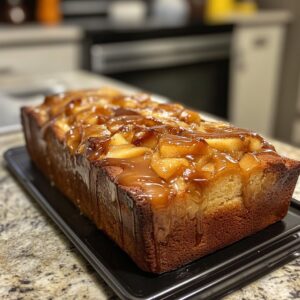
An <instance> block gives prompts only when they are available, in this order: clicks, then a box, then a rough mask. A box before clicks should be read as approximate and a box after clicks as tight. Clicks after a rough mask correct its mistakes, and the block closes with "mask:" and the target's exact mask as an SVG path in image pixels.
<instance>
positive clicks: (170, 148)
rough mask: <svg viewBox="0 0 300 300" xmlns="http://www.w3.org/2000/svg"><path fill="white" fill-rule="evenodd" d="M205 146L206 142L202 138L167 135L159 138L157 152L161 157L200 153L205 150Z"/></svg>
mask: <svg viewBox="0 0 300 300" xmlns="http://www.w3.org/2000/svg"><path fill="white" fill-rule="evenodd" d="M206 146H207V145H206V143H205V142H204V141H202V140H196V139H191V138H187V137H183V136H172V135H167V136H165V137H163V138H161V140H160V142H159V152H160V156H161V157H163V158H173V157H174V158H175V157H183V156H186V155H200V154H202V153H204V152H205V150H206V148H207V147H206Z"/></svg>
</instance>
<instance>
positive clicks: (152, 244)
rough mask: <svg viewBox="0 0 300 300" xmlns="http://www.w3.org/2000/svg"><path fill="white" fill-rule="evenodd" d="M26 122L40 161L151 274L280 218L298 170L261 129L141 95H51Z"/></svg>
mask: <svg viewBox="0 0 300 300" xmlns="http://www.w3.org/2000/svg"><path fill="white" fill-rule="evenodd" d="M22 123H23V128H24V133H25V138H26V144H27V149H28V152H29V154H30V156H31V158H32V160H33V161H34V163H35V164H36V166H37V167H38V168H39V169H40V170H41V171H42V172H43V173H44V174H45V175H46V176H47V177H48V178H49V179H50V180H51V181H52V182H53V183H54V184H55V185H56V186H57V187H58V188H59V189H60V190H61V191H62V192H63V193H64V194H65V195H66V196H67V197H68V198H69V199H70V200H71V201H72V202H73V203H74V204H75V205H76V206H77V207H78V208H79V209H80V211H81V212H82V213H83V214H85V215H86V216H87V217H88V218H90V219H91V220H92V221H93V222H94V223H95V224H96V226H97V227H98V228H99V229H101V230H103V231H104V232H105V233H106V234H107V235H108V236H109V237H110V238H111V239H113V240H114V241H115V242H116V243H117V244H118V245H119V246H120V247H121V248H122V249H123V250H124V251H126V252H127V253H128V254H129V256H130V257H131V258H132V259H133V260H134V261H135V262H136V263H137V265H138V266H139V267H140V268H142V269H143V270H145V271H149V272H154V273H162V272H166V271H170V270H173V269H175V268H178V267H179V266H181V265H183V264H186V263H188V262H190V261H193V260H195V259H197V258H199V257H201V256H203V255H206V254H208V253H211V252H213V251H215V250H217V249H220V248H222V247H224V246H226V245H229V244H231V243H233V242H235V241H238V240H240V239H242V238H244V237H246V236H248V235H250V234H253V233H255V232H257V231H259V230H261V229H263V228H265V227H267V226H268V225H270V224H273V223H275V222H277V221H279V220H281V219H282V218H283V217H284V216H285V215H286V213H287V210H288V206H289V202H290V198H291V196H292V193H293V190H294V188H295V185H296V181H297V178H298V175H299V172H300V163H299V162H297V161H293V160H290V159H287V158H283V157H281V156H279V155H278V154H277V153H276V151H275V149H274V147H273V146H272V145H270V144H269V143H267V142H266V141H265V140H264V139H263V138H262V137H261V136H259V135H257V134H255V133H252V132H249V131H247V130H243V129H240V128H235V127H232V126H231V125H229V124H227V123H220V122H207V121H205V120H203V119H201V117H200V116H199V114H198V113H196V112H193V111H191V110H188V109H185V108H184V107H183V106H182V105H179V104H160V103H157V102H154V101H152V100H151V98H150V97H149V96H148V95H143V94H141V95H132V96H126V95H122V94H121V93H120V92H118V91H115V90H113V89H105V88H103V89H100V90H84V91H74V92H67V93H64V94H59V95H54V96H51V97H47V98H46V99H45V101H44V103H43V104H41V105H40V106H37V107H24V108H22Z"/></svg>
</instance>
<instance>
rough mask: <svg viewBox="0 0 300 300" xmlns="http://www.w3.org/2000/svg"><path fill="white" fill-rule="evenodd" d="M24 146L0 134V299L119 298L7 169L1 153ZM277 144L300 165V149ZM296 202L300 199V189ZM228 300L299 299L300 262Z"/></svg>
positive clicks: (16, 137) (15, 137) (15, 135)
mask: <svg viewBox="0 0 300 300" xmlns="http://www.w3.org/2000/svg"><path fill="white" fill-rule="evenodd" d="M22 144H24V140H23V136H22V133H21V132H20V131H15V132H10V133H2V134H1V133H0V298H1V299H49V300H50V299H57V298H60V299H117V296H115V295H114V293H113V292H112V290H111V289H110V288H109V287H108V286H107V285H106V284H105V283H104V281H103V280H102V279H101V278H100V277H99V276H97V274H96V273H95V271H94V270H93V269H92V267H90V266H89V265H88V263H87V262H86V261H85V260H84V259H83V258H82V256H81V255H80V254H79V253H78V252H77V250H76V249H75V248H74V246H72V244H71V243H70V242H69V241H68V240H67V239H66V238H65V237H64V235H63V234H62V233H61V231H60V230H59V229H58V228H57V226H56V225H55V224H54V223H53V222H52V221H51V220H50V219H49V218H48V217H47V216H46V214H45V213H44V212H43V211H42V209H41V208H40V207H39V206H38V205H37V204H36V203H35V201H34V200H33V199H32V198H31V197H30V196H28V195H27V194H26V193H25V192H24V190H22V188H21V187H20V186H19V185H18V183H17V182H16V180H15V179H14V178H13V177H12V176H11V175H10V174H9V173H8V171H7V170H6V168H5V165H4V161H3V153H4V152H5V150H7V149H9V148H11V147H14V146H17V145H22ZM274 144H275V146H276V148H277V150H278V151H279V152H280V153H281V154H283V155H286V156H289V157H291V158H295V159H299V160H300V149H297V148H294V147H292V146H289V145H286V144H282V143H279V142H274ZM294 197H295V198H300V184H298V185H297V188H296V190H295V194H294ZM226 299H227V300H238V299H300V258H298V259H296V260H294V261H292V262H290V263H288V264H286V265H285V266H283V267H281V268H280V269H277V270H275V271H274V272H272V273H270V274H268V275H266V276H264V277H263V278H261V279H259V280H257V281H255V282H253V283H252V284H250V285H248V286H246V287H244V288H242V289H240V290H238V291H236V292H234V293H233V294H230V295H229V296H227V297H226Z"/></svg>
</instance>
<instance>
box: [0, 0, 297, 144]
mask: <svg viewBox="0 0 300 300" xmlns="http://www.w3.org/2000/svg"><path fill="white" fill-rule="evenodd" d="M99 76H100V77H99ZM102 76H105V77H102ZM107 77H109V78H111V79H113V80H115V79H116V80H118V81H121V82H123V83H124V84H123V85H122V84H121V86H120V87H121V88H122V87H124V89H128V90H130V89H131V86H133V87H137V88H139V89H141V90H145V91H148V92H150V93H154V94H156V95H161V96H162V97H159V99H160V100H162V101H164V100H166V98H169V99H171V100H173V101H179V102H182V103H183V104H185V105H187V106H190V107H193V108H195V109H198V110H200V111H204V112H207V113H209V114H212V115H216V116H218V117H220V118H223V119H226V120H229V121H230V122H232V123H234V124H235V125H237V126H240V127H246V128H249V129H252V130H255V131H258V132H260V133H261V134H263V135H265V136H269V137H275V138H278V139H280V140H283V141H286V142H289V143H292V144H295V145H299V146H300V1H299V0H284V1H283V0H257V1H251V0H239V1H238V0H236V1H234V0H61V1H59V0H0V132H1V131H3V130H4V128H5V130H6V129H9V128H10V129H13V128H17V126H15V124H17V123H18V109H19V107H20V106H21V105H24V104H26V103H28V104H31V103H38V102H39V101H41V98H42V96H43V95H47V94H49V93H56V92H61V91H64V90H65V89H70V88H81V87H96V86H98V85H99V84H105V85H109V84H113V83H114V81H111V79H109V78H107ZM164 97H165V98H164ZM157 98H158V97H157Z"/></svg>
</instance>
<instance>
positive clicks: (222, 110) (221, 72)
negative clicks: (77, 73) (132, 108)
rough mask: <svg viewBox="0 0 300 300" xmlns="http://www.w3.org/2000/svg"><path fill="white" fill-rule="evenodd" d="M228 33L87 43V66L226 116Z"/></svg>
mask: <svg viewBox="0 0 300 300" xmlns="http://www.w3.org/2000/svg"><path fill="white" fill-rule="evenodd" d="M230 40H231V34H230V33H220V34H211V35H193V36H183V37H182V36H181V37H170V38H165V37H164V38H156V39H151V40H149V39H148V40H134V41H125V42H111V43H104V44H93V45H91V48H90V51H91V53H90V54H91V58H90V59H91V61H90V67H91V70H92V71H94V72H97V73H101V74H106V75H109V76H111V77H113V78H116V79H119V80H121V81H124V82H126V83H130V84H132V85H135V86H137V87H140V88H142V89H144V90H146V91H149V92H153V93H157V94H161V95H163V96H166V97H169V98H170V99H172V100H174V101H180V102H182V103H184V104H185V105H188V106H190V107H193V108H196V109H199V110H203V111H207V112H210V113H213V114H216V115H219V116H221V117H225V118H226V117H227V94H228V81H229V52H230V51H229V50H230Z"/></svg>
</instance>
